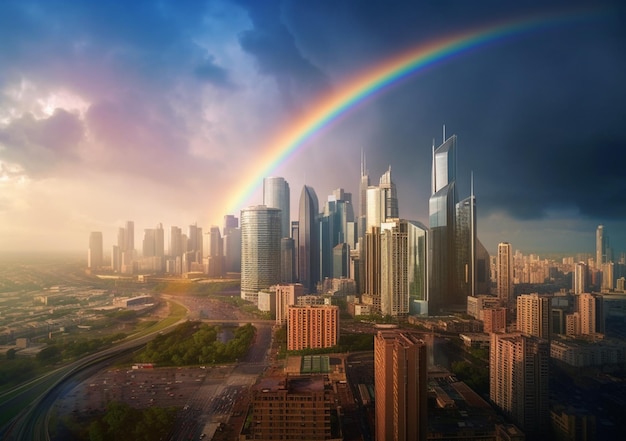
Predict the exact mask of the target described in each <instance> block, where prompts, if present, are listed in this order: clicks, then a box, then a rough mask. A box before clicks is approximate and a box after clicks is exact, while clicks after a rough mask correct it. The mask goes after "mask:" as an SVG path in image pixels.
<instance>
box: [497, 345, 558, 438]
mask: <svg viewBox="0 0 626 441" xmlns="http://www.w3.org/2000/svg"><path fill="white" fill-rule="evenodd" d="M549 360H550V343H549V342H548V341H547V340H544V339H540V338H537V337H533V336H529V335H525V334H520V333H513V334H500V333H493V334H491V346H490V351H489V386H490V387H489V398H490V399H491V401H492V402H493V403H495V404H496V405H497V406H498V407H499V408H500V409H502V411H504V413H505V414H507V415H508V416H509V417H510V418H511V419H512V420H513V421H514V422H515V424H517V425H519V426H520V427H521V428H522V429H523V430H524V432H525V433H526V439H543V437H541V436H540V435H541V434H542V431H547V430H549V429H550V426H549V424H550V413H549V402H548V401H549V395H548V374H549V371H548V363H549ZM544 434H545V432H544Z"/></svg>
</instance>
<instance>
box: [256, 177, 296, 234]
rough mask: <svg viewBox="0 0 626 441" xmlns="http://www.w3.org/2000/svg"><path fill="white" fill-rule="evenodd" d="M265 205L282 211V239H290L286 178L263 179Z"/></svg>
mask: <svg viewBox="0 0 626 441" xmlns="http://www.w3.org/2000/svg"><path fill="white" fill-rule="evenodd" d="M263 205H265V206H266V207H269V208H278V209H280V210H281V213H280V218H281V237H289V233H290V231H289V227H290V223H289V218H290V208H289V184H288V183H287V181H285V179H284V178H279V177H267V178H264V179H263Z"/></svg>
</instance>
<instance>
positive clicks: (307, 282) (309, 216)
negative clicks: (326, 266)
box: [297, 185, 320, 293]
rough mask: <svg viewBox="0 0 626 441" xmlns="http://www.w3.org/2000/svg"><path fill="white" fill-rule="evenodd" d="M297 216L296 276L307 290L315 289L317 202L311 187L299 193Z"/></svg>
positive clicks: (317, 264) (317, 239)
mask: <svg viewBox="0 0 626 441" xmlns="http://www.w3.org/2000/svg"><path fill="white" fill-rule="evenodd" d="M299 208H300V210H299V218H298V256H297V261H298V277H299V279H298V280H299V282H300V283H302V285H303V286H304V289H305V290H306V291H307V292H312V293H314V292H316V291H317V282H319V281H320V247H319V225H318V217H319V203H318V200H317V194H315V190H314V189H313V188H312V187H309V186H306V185H305V186H304V187H303V188H302V193H301V194H300V207H299Z"/></svg>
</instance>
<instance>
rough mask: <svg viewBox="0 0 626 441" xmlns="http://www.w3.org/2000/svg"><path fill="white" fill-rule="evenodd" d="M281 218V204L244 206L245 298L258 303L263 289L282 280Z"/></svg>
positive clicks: (242, 248)
mask: <svg viewBox="0 0 626 441" xmlns="http://www.w3.org/2000/svg"><path fill="white" fill-rule="evenodd" d="M280 221H281V218H280V210H279V209H278V208H268V207H266V206H265V205H258V206H255V207H249V208H246V209H244V210H241V298H242V299H244V300H248V301H251V302H253V303H255V304H256V303H257V300H258V293H259V291H260V290H262V289H268V288H269V287H270V286H272V285H275V284H277V283H279V282H280V236H281V223H280Z"/></svg>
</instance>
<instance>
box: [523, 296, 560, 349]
mask: <svg viewBox="0 0 626 441" xmlns="http://www.w3.org/2000/svg"><path fill="white" fill-rule="evenodd" d="M551 315H552V313H551V311H550V297H547V296H540V295H539V294H523V295H521V296H519V297H518V298H517V330H518V331H520V332H523V333H524V334H529V335H534V336H535V337H539V338H543V339H546V340H550V317H551Z"/></svg>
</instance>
